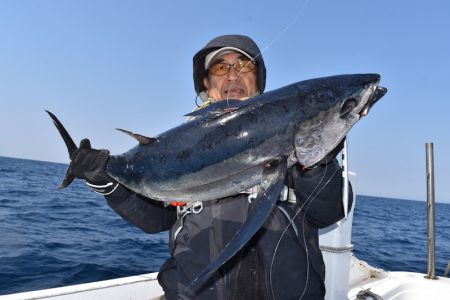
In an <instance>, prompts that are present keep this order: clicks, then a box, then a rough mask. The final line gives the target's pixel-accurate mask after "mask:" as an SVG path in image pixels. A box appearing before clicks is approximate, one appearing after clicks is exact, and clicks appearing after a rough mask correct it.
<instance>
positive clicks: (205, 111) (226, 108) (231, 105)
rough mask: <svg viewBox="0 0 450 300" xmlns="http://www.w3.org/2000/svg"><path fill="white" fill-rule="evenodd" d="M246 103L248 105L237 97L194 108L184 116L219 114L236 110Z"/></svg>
mask: <svg viewBox="0 0 450 300" xmlns="http://www.w3.org/2000/svg"><path fill="white" fill-rule="evenodd" d="M244 105H247V103H245V101H241V100H235V99H230V100H222V101H219V102H214V103H211V104H209V105H206V106H204V107H201V108H200V109H197V110H194V111H193V112H190V113H188V114H185V115H184V116H185V117H199V116H219V115H221V114H224V113H227V112H231V111H235V110H237V109H238V108H240V107H242V106H244Z"/></svg>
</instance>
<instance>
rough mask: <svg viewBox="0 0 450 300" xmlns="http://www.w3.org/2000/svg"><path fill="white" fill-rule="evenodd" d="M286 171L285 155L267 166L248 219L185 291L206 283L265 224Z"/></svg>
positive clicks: (278, 194) (190, 292)
mask: <svg viewBox="0 0 450 300" xmlns="http://www.w3.org/2000/svg"><path fill="white" fill-rule="evenodd" d="M286 173H287V158H286V157H280V158H277V159H276V160H273V161H271V162H270V163H269V164H268V165H267V166H266V167H265V168H264V170H263V174H262V181H261V184H260V186H259V188H258V194H257V196H256V199H255V200H254V201H253V203H252V205H251V211H250V213H249V214H248V216H247V219H246V220H245V223H244V224H243V225H242V226H241V228H239V230H238V231H237V232H236V234H235V235H234V237H233V238H232V239H231V241H230V242H229V243H228V244H227V245H226V246H225V248H224V249H223V250H222V252H221V253H220V254H219V256H218V257H217V258H216V259H215V260H214V261H213V262H212V263H211V264H210V265H209V266H207V267H206V268H205V269H204V270H203V271H202V272H201V273H200V274H199V275H198V276H197V277H196V278H195V279H194V280H193V281H192V282H191V283H190V284H189V286H188V287H187V288H186V289H185V291H184V293H186V294H187V295H191V294H192V293H193V292H194V291H196V290H197V289H198V288H200V287H201V286H202V285H203V284H204V283H206V281H208V279H210V278H211V276H212V275H214V273H215V272H216V271H217V269H219V268H220V267H221V266H222V265H223V264H224V263H226V262H227V261H228V260H229V259H230V258H232V257H233V256H234V255H235V254H236V253H237V252H238V251H239V250H241V249H242V248H243V247H244V246H245V245H246V244H247V242H248V241H249V240H250V239H251V238H252V237H253V236H254V235H255V234H256V232H258V230H259V229H260V228H261V227H262V226H263V225H264V223H265V222H266V220H267V218H268V217H269V216H270V214H271V212H272V209H273V208H274V206H275V204H276V202H277V201H278V199H279V197H280V193H281V189H282V188H283V184H284V180H285V178H286Z"/></svg>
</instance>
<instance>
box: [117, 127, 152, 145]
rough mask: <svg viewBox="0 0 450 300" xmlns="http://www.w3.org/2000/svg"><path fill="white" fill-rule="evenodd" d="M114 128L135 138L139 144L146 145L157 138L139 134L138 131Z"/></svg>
mask: <svg viewBox="0 0 450 300" xmlns="http://www.w3.org/2000/svg"><path fill="white" fill-rule="evenodd" d="M116 130H118V131H121V132H123V133H126V134H128V135H129V136H131V137H133V138H135V139H136V140H137V141H138V142H139V144H141V145H148V144H150V143H153V142H155V141H156V140H157V139H156V138H152V137H148V136H145V135H141V134H138V133H134V132H131V131H129V130H125V129H121V128H116Z"/></svg>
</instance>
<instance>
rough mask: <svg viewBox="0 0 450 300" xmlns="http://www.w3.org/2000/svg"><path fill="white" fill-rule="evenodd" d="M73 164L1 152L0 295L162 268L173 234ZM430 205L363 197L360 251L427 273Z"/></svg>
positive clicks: (444, 220)
mask: <svg viewBox="0 0 450 300" xmlns="http://www.w3.org/2000/svg"><path fill="white" fill-rule="evenodd" d="M66 168H67V165H65V164H57V163H49V162H40V161H32V160H23V159H15V158H6V157H0V295H4V294H10V293H16V292H24V291H31V290H36V289H44V288H52V287H59V286H64V285H70V284H79V283H86V282H92V281H97V280H105V279H112V278H118V277H124V276H131V275H137V274H142V273H148V272H154V271H158V269H159V266H160V265H161V264H162V262H163V261H164V260H165V259H166V258H167V257H168V247H167V233H160V234H151V235H150V234H145V233H144V232H142V231H140V230H139V229H137V228H135V227H134V226H132V225H130V224H128V223H127V222H126V221H124V220H122V219H121V218H120V217H119V216H118V215H116V214H115V213H114V212H113V211H112V210H111V209H110V208H109V207H108V205H107V204H106V202H105V200H104V199H103V197H102V196H100V195H97V194H95V193H93V192H91V191H89V189H88V188H87V187H86V186H85V184H84V183H83V182H81V181H75V182H74V183H73V184H72V185H71V186H70V187H69V188H67V189H64V190H58V189H56V187H57V186H58V185H59V183H60V182H61V180H62V178H63V176H64V174H65V171H66ZM436 220H437V221H436V231H437V236H436V243H437V250H436V253H437V261H436V273H437V275H442V273H443V272H444V270H445V267H446V266H447V262H448V261H449V260H450V205H449V204H441V203H438V204H437V208H436ZM426 222H427V217H426V203H425V202H419V201H410V200H400V199H386V198H378V197H368V196H357V200H356V206H355V214H354V226H353V237H352V242H353V244H354V253H355V255H356V256H357V257H358V258H360V259H363V260H365V261H367V262H368V263H370V264H371V265H373V266H376V267H379V268H383V269H385V270H403V271H413V272H423V273H426V271H427V243H426V241H427V233H426Z"/></svg>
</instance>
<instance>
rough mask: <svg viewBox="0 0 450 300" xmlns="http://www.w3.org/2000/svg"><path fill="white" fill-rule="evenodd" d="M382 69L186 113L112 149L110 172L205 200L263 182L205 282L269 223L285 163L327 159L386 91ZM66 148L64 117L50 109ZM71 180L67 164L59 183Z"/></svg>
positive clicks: (142, 188) (135, 183) (162, 193)
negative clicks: (167, 126)
mask: <svg viewBox="0 0 450 300" xmlns="http://www.w3.org/2000/svg"><path fill="white" fill-rule="evenodd" d="M379 80H380V76H379V75H378V74H355V75H339V76H332V77H324V78H317V79H311V80H306V81H301V82H297V83H294V84H291V85H288V86H286V87H282V88H280V89H277V90H274V91H271V92H267V93H264V94H262V95H259V96H257V97H254V98H252V99H249V100H246V101H237V100H229V101H221V102H218V103H215V104H212V105H210V106H208V107H206V108H205V109H202V110H198V111H195V112H194V113H191V114H188V115H190V116H191V117H192V120H191V121H189V122H186V123H184V124H182V125H180V126H177V127H175V128H173V129H171V130H169V131H166V132H164V133H162V134H160V135H159V136H157V137H154V138H148V137H145V136H142V135H138V134H134V133H131V132H127V133H128V134H130V135H132V136H134V137H135V138H136V139H137V140H138V141H139V142H140V143H139V145H137V146H136V147H134V148H132V149H131V150H130V151H128V152H126V153H124V154H122V155H118V156H111V157H110V159H109V161H108V165H107V170H106V172H107V173H108V175H110V176H111V177H112V178H114V179H115V180H117V181H118V182H120V183H121V184H123V185H124V186H126V187H128V188H129V189H131V190H133V191H134V192H136V193H139V194H141V195H144V196H146V197H149V198H152V199H155V200H159V201H186V202H189V201H205V200H212V199H218V198H222V197H226V196H230V195H235V194H236V193H239V192H242V191H245V190H247V189H249V188H251V187H253V186H255V185H259V187H260V188H259V192H258V196H257V199H256V200H255V203H254V204H253V205H252V211H251V213H250V214H249V217H248V218H247V220H246V222H245V223H244V224H243V225H242V227H241V229H240V230H239V231H238V232H237V234H236V236H235V237H234V238H233V239H232V241H230V243H229V244H228V245H227V246H226V247H225V249H224V250H223V252H222V253H221V254H220V255H219V257H218V258H217V259H216V260H215V261H214V262H212V263H211V265H210V266H208V267H207V268H206V269H205V270H204V271H203V272H202V273H201V274H200V275H199V276H198V277H197V278H196V279H195V280H194V281H193V282H192V283H191V286H190V288H192V289H195V288H197V287H199V286H201V285H202V284H203V283H204V282H205V281H206V280H207V279H208V278H210V276H211V275H212V274H213V273H214V272H215V271H216V270H217V269H218V268H219V267H220V266H221V265H222V264H223V263H225V262H226V261H227V260H228V259H229V258H230V257H232V256H233V255H234V254H235V253H236V252H237V251H239V250H240V249H241V248H242V247H243V246H244V245H245V243H247V241H248V240H249V239H250V238H251V237H252V236H253V235H254V234H255V233H256V232H257V231H258V229H259V228H260V227H261V226H262V225H263V224H264V222H265V221H266V219H267V217H268V216H269V215H270V212H271V210H272V208H273V206H274V205H275V202H276V201H277V200H278V197H279V194H280V191H281V189H282V186H283V182H284V178H285V174H286V170H287V168H289V167H290V166H292V165H293V164H294V163H296V162H299V163H300V164H302V165H303V166H305V167H308V166H311V165H314V164H315V163H317V162H319V161H320V160H322V159H323V158H324V157H325V156H326V155H327V154H328V153H329V152H330V151H331V150H333V149H334V148H335V147H336V146H337V145H338V144H339V143H340V142H341V140H342V139H343V138H344V137H345V135H346V134H347V133H348V131H349V130H350V129H351V128H352V126H353V125H354V124H355V123H356V122H357V121H358V120H359V119H360V118H361V116H364V115H366V114H367V113H368V111H369V109H370V108H371V107H372V105H373V104H374V103H375V102H376V101H378V100H379V99H380V98H381V97H382V96H383V95H384V94H385V93H386V89H385V88H383V87H379V86H378V83H379ZM49 114H50V115H51V116H52V118H53V120H54V123H55V125H56V126H57V128H58V129H59V131H60V133H61V134H62V136H63V138H64V140H65V141H66V144H67V146H68V148H69V153H71V152H73V151H74V150H75V149H76V145H75V143H74V142H73V141H72V139H71V138H70V136H69V135H68V133H67V132H66V131H65V129H64V127H63V126H62V124H61V123H60V122H59V121H58V119H56V117H55V116H54V115H52V114H51V113H49ZM71 180H73V175H71V174H70V169H69V172H68V174H67V175H66V178H65V181H64V182H63V184H62V186H63V187H65V186H67V185H69V184H70V182H71Z"/></svg>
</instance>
